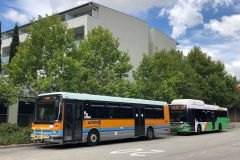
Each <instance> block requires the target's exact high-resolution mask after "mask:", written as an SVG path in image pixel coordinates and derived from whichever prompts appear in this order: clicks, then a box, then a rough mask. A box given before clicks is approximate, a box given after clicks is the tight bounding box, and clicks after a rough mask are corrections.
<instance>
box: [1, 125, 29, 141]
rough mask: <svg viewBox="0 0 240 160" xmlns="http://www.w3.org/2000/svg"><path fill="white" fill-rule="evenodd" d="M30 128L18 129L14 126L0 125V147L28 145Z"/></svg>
mask: <svg viewBox="0 0 240 160" xmlns="http://www.w3.org/2000/svg"><path fill="white" fill-rule="evenodd" d="M30 134H31V128H30V127H19V126H17V125H16V124H10V123H2V124H0V145H11V144H26V143H30V142H31V139H30Z"/></svg>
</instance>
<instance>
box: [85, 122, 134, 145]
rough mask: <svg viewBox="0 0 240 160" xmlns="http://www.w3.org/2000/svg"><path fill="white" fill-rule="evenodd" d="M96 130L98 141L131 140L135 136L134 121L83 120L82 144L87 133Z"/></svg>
mask: <svg viewBox="0 0 240 160" xmlns="http://www.w3.org/2000/svg"><path fill="white" fill-rule="evenodd" d="M91 129H97V130H98V131H99V134H100V141H106V140H114V139H122V138H132V137H134V135H135V130H134V119H98V120H96V119H85V120H83V142H86V141H87V136H88V132H89V131H90V130H91Z"/></svg>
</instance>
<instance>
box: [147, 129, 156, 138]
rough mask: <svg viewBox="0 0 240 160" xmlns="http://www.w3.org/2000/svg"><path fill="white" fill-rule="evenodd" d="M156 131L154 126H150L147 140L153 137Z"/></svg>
mask: <svg viewBox="0 0 240 160" xmlns="http://www.w3.org/2000/svg"><path fill="white" fill-rule="evenodd" d="M153 136H154V133H153V129H152V128H148V129H147V136H146V138H147V140H150V139H153Z"/></svg>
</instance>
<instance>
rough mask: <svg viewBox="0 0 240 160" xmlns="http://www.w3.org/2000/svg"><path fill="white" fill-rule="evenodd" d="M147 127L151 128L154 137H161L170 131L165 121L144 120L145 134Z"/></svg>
mask: <svg viewBox="0 0 240 160" xmlns="http://www.w3.org/2000/svg"><path fill="white" fill-rule="evenodd" d="M148 127H152V128H153V130H154V135H155V136H158V135H163V134H166V133H169V131H170V126H169V124H168V123H166V120H165V119H145V130H146V134H147V129H148Z"/></svg>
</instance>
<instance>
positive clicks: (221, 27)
mask: <svg viewBox="0 0 240 160" xmlns="http://www.w3.org/2000/svg"><path fill="white" fill-rule="evenodd" d="M204 28H205V29H209V30H211V31H212V32H215V33H218V34H219V35H220V36H230V37H233V38H235V39H240V14H238V15H232V16H223V17H222V18H221V21H218V20H216V19H212V20H210V22H209V23H208V24H204Z"/></svg>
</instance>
